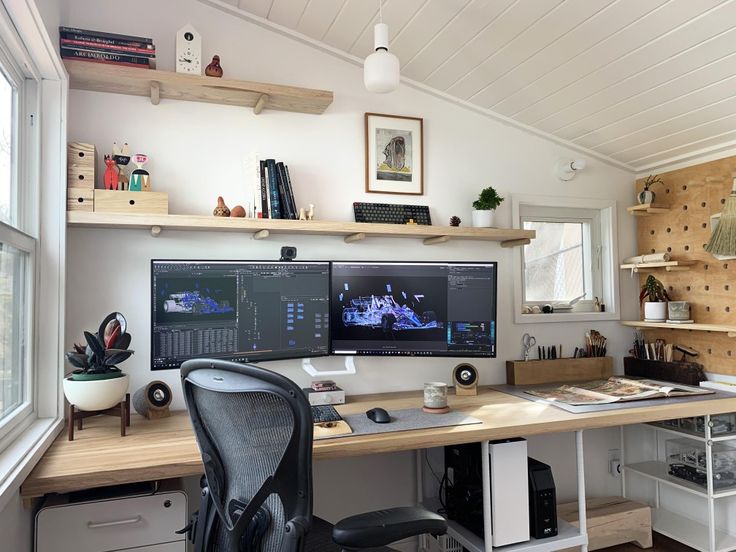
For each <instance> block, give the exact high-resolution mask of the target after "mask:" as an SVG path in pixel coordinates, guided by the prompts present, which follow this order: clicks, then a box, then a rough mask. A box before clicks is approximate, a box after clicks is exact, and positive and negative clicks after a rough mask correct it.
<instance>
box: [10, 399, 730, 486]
mask: <svg viewBox="0 0 736 552" xmlns="http://www.w3.org/2000/svg"><path fill="white" fill-rule="evenodd" d="M350 399H351V400H350V403H349V404H346V405H343V406H340V407H338V411H339V412H341V413H342V414H354V413H358V412H364V411H366V410H368V409H369V408H372V407H375V406H381V407H383V408H385V409H387V410H388V411H391V410H400V409H404V408H417V407H421V405H422V393H421V391H414V392H408V393H389V394H381V395H361V396H356V397H351V398H350ZM449 403H450V406H451V407H452V408H453V409H455V410H461V411H463V412H466V413H467V414H468V415H470V416H475V417H476V418H478V419H480V420H482V421H483V423H482V424H474V425H467V426H454V427H442V428H434V429H425V430H417V431H401V432H396V433H381V434H376V435H363V436H355V437H341V438H337V439H329V440H323V441H316V442H315V443H314V457H315V458H316V459H322V458H342V457H348V456H360V455H364V454H375V453H382V452H396V451H404V450H415V449H422V448H430V447H439V446H443V445H451V444H458V443H471V442H480V441H484V440H492V439H503V438H507V437H518V436H522V437H527V436H532V435H539V434H543V433H563V432H568V431H574V430H580V429H593V428H601V427H610V426H619V425H627V424H635V423H642V422H653V421H657V420H667V419H670V418H684V417H688V416H700V415H705V414H720V413H724V412H736V397H735V398H728V399H715V400H706V401H693V402H687V403H679V404H673V403H664V404H663V405H662V406H649V407H642V408H627V409H623V410H609V411H605V412H596V413H591V414H571V413H569V412H565V411H564V410H561V409H559V408H555V407H553V406H547V405H544V404H538V403H534V402H531V401H527V400H524V399H520V398H518V397H513V396H511V395H506V394H503V393H499V392H497V391H493V390H491V389H487V388H486V389H481V390H480V391H479V394H478V396H475V397H456V396H454V395H450V397H449ZM85 425H86V428H85V429H84V430H83V431H80V432H78V433H77V437H76V438H75V440H74V441H72V442H69V441H67V438H66V434H62V435H60V436H59V437H58V438H57V440H56V441H55V442H54V444H53V445H52V446H51V447H50V448H49V450H48V451H47V452H46V454H45V455H44V456H43V458H42V459H41V461H40V462H39V463H38V465H37V466H36V467H35V469H34V470H33V471H32V472H31V474H30V475H29V476H28V478H27V479H26V481H25V482H24V483H23V486H22V487H21V496H22V497H23V498H24V499H26V500H27V499H30V498H33V497H39V496H43V495H44V494H46V493H65V492H70V491H76V490H81V489H89V488H94V487H104V486H109V485H117V484H123V483H134V482H139V481H149V480H155V479H169V478H175V477H184V476H192V475H199V474H201V473H202V465H201V461H200V456H199V451H198V450H197V445H196V443H195V440H194V434H193V432H192V429H191V426H190V422H189V417H188V415H187V414H186V413H185V412H176V413H174V415H172V416H171V417H170V418H165V419H162V420H153V421H149V420H146V419H145V418H141V417H140V416H133V417H132V423H131V427H130V431H129V434H128V436H127V437H120V436H119V435H118V434H117V432H116V429H115V427H113V426H114V425H115V420H114V419H111V418H107V417H99V418H91V419H89V420H88V421H87V422H86V423H85Z"/></svg>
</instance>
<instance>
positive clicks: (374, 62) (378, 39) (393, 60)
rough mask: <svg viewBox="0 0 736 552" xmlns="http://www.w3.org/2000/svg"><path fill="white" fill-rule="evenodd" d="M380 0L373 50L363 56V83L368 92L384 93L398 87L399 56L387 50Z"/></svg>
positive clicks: (386, 33) (386, 27)
mask: <svg viewBox="0 0 736 552" xmlns="http://www.w3.org/2000/svg"><path fill="white" fill-rule="evenodd" d="M381 4H382V2H381V0H379V2H378V13H379V23H377V24H376V26H375V27H374V28H373V43H374V50H375V51H374V52H373V53H372V54H371V55H369V56H368V57H367V58H365V63H364V64H363V83H364V84H365V87H366V89H367V90H368V91H369V92H377V93H379V94H385V93H386V92H393V91H394V90H396V89H397V88H398V87H399V79H400V77H401V67H400V64H399V58H397V57H396V56H395V55H393V54H392V53H391V52H389V51H388V25H386V24H385V23H384V22H383V13H382V9H381V8H382V6H381Z"/></svg>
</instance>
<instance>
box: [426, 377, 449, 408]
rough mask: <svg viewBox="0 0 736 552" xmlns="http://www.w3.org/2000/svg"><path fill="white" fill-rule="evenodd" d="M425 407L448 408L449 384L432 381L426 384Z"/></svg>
mask: <svg viewBox="0 0 736 552" xmlns="http://www.w3.org/2000/svg"><path fill="white" fill-rule="evenodd" d="M424 407H425V408H446V407H447V384H446V383H442V382H439V381H432V382H429V383H425V384H424Z"/></svg>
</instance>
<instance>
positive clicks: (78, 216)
mask: <svg viewBox="0 0 736 552" xmlns="http://www.w3.org/2000/svg"><path fill="white" fill-rule="evenodd" d="M66 215H67V219H66V220H67V225H68V226H70V227H82V228H131V229H136V228H142V229H146V230H150V232H151V234H152V235H153V236H154V237H156V236H158V235H159V234H160V233H161V231H162V230H194V231H198V232H199V231H204V232H206V231H209V232H242V233H252V234H253V238H254V239H258V240H260V239H265V238H268V237H269V236H270V235H271V234H312V235H324V236H341V237H343V239H344V241H345V243H354V242H359V241H362V240H364V239H366V238H369V237H384V238H419V239H421V240H423V242H424V244H425V245H434V244H438V243H445V242H447V241H449V240H455V239H463V240H478V241H486V242H501V247H516V246H520V245H526V244H528V243H531V240H533V239H534V237H535V235H536V233H535V232H534V230H518V229H514V228H466V227H452V226H424V225H419V224H371V223H366V222H336V221H325V220H283V219H248V218H231V217H214V216H202V215H155V214H150V215H147V214H127V213H119V214H118V213H94V212H88V211H67V214H66Z"/></svg>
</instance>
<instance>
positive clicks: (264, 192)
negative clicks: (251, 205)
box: [259, 159, 270, 218]
mask: <svg viewBox="0 0 736 552" xmlns="http://www.w3.org/2000/svg"><path fill="white" fill-rule="evenodd" d="M259 165H260V169H261V172H260V176H261V212H262V213H263V214H262V215H261V216H262V217H263V218H269V217H270V214H269V207H268V180H267V179H266V174H267V169H266V161H265V160H264V159H260V160H259Z"/></svg>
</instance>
